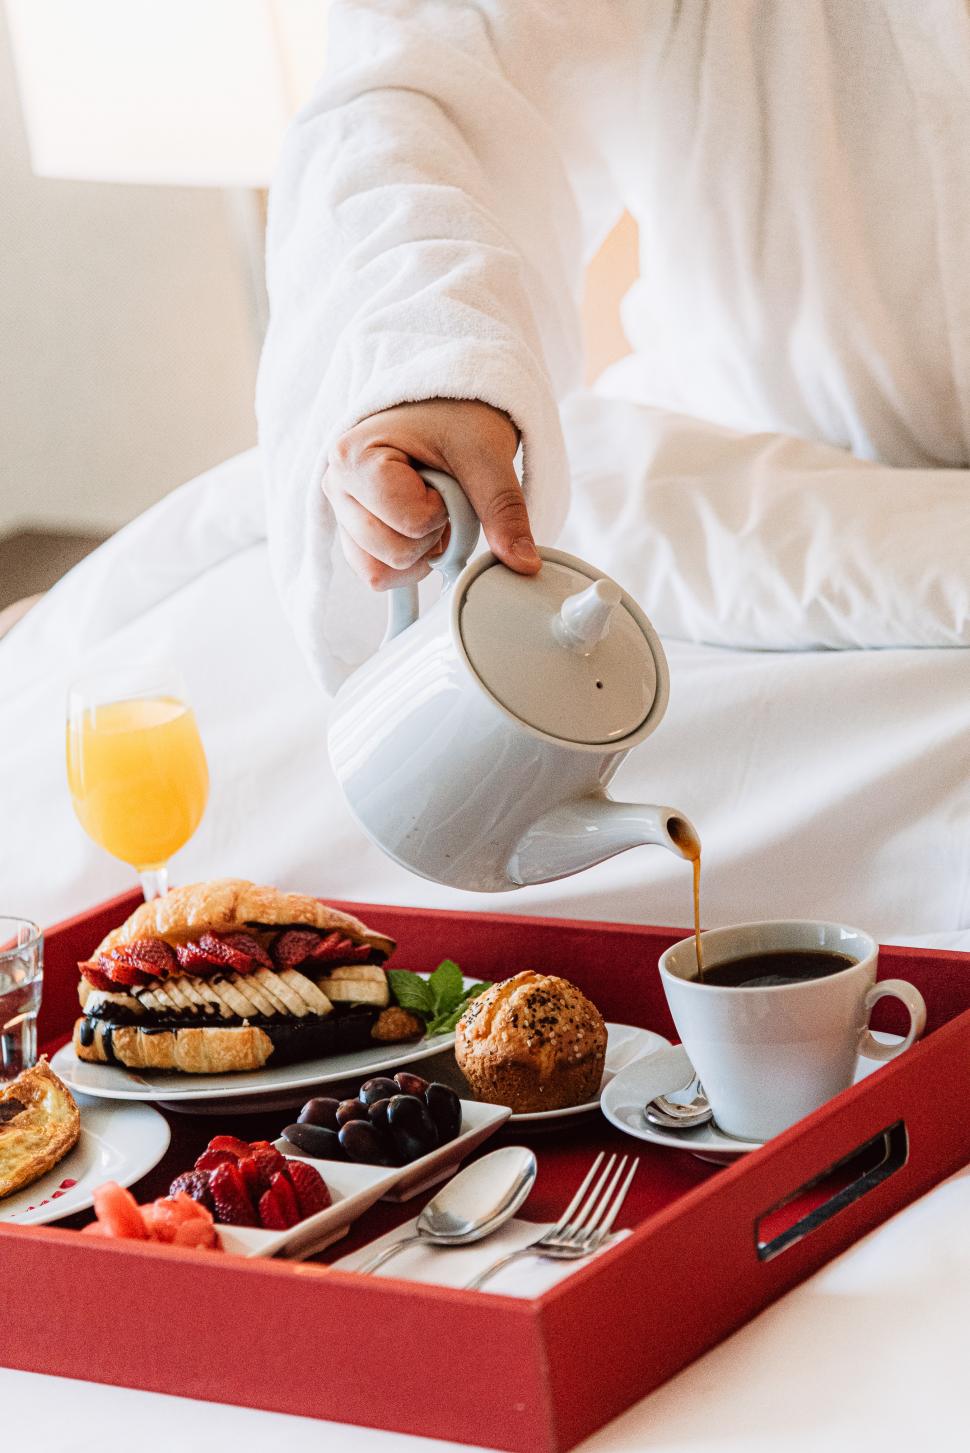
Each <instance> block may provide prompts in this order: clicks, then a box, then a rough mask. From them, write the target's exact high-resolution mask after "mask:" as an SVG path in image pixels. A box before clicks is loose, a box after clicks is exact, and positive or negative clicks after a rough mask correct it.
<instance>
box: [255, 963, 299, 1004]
mask: <svg viewBox="0 0 970 1453" xmlns="http://www.w3.org/2000/svg"><path fill="white" fill-rule="evenodd" d="M249 977H250V978H251V979H256V980H257V981H258V983H259V987H260V988H261V989H262V991H263V993H264V994H265V995H266V997H267V998H268V999H270V1000H272V1002H273V1003H274V1004H275V1005H276V1012H277V1014H290V1013H291V1012H292V1011H291V1010H290V1008H289V1006H288V1005H287V1002H286V995H287V988H286V985H285V984H281V983H280V981H279V975H278V974H274V973H273V970H272V969H254V970H253V972H252V973H251V974H250V976H249Z"/></svg>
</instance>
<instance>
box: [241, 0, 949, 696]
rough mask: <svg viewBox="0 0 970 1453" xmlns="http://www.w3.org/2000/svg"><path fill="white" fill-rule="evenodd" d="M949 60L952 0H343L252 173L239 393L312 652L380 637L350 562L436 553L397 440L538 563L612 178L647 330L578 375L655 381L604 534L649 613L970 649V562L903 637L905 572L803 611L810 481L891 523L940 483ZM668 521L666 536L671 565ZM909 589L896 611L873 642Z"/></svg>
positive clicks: (379, 581)
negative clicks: (251, 320) (264, 287)
mask: <svg viewBox="0 0 970 1453" xmlns="http://www.w3.org/2000/svg"><path fill="white" fill-rule="evenodd" d="M968 75H970V11H968V6H967V4H966V0H920V3H919V4H910V3H902V0H849V3H846V0H744V3H724V0H686V3H676V0H651V3H642V0H609V3H601V4H599V5H593V4H590V3H589V0H547V3H543V0H467V3H465V0H346V3H341V0H337V3H334V4H333V5H332V7H331V26H330V53H329V56H328V62H327V72H326V75H325V77H324V79H323V82H322V84H321V85H320V87H319V89H318V90H317V92H316V94H315V95H314V97H313V99H312V100H311V102H310V103H309V105H308V106H307V107H306V108H305V109H304V111H303V112H302V114H301V116H300V117H299V119H298V121H297V123H296V125H295V126H294V128H293V130H292V132H291V134H290V136H289V139H288V142H287V144H286V146H285V150H284V154H283V157H282V160H281V164H280V167H279V173H278V176H277V179H276V182H275V185H274V187H273V191H272V195H271V205H270V226H269V248H268V253H269V268H268V271H269V286H270V298H271V324H270V328H269V334H268V338H267V342H266V347H265V353H264V356H263V361H262V367H261V374H260V384H259V394H258V415H259V422H260V432H261V443H262V447H263V451H264V459H265V462H266V470H267V475H268V493H269V538H270V549H271V553H272V557H273V561H274V569H275V574H276V578H277V580H278V582H279V585H280V587H281V591H282V595H283V599H284V603H285V605H286V606H287V609H288V612H289V615H290V618H291V620H292V621H293V623H294V626H295V628H296V631H297V634H298V636H299V638H300V641H301V643H302V645H303V647H304V649H305V651H306V653H307V655H308V656H309V658H310V660H311V661H312V663H313V665H314V667H315V668H316V670H317V672H318V674H319V675H320V676H321V677H322V678H323V680H324V681H325V682H327V683H328V684H330V685H334V684H336V683H337V682H339V680H340V678H341V676H342V675H343V674H345V672H346V670H347V669H348V668H349V667H350V666H352V665H353V664H354V663H355V661H356V660H358V659H360V657H361V656H362V655H363V654H365V653H366V651H368V650H369V649H372V647H373V645H374V644H375V642H376V639H377V635H376V632H377V616H376V613H375V612H374V611H373V609H371V607H370V606H368V605H367V604H366V602H364V601H363V596H355V595H354V588H353V585H352V580H353V576H352V575H351V572H349V571H348V570H347V569H346V564H345V561H349V564H350V566H351V567H352V571H353V575H354V576H356V577H358V578H359V579H362V580H363V581H364V582H366V583H367V585H369V586H372V587H378V588H379V589H383V588H386V587H388V586H390V585H393V584H396V583H400V582H403V581H406V580H414V579H417V578H419V577H420V576H422V575H423V574H426V573H427V569H428V566H427V555H428V552H429V551H430V550H433V549H434V548H435V545H436V542H437V541H438V540H439V538H440V534H441V529H442V525H443V522H444V517H443V513H442V507H441V504H440V501H439V499H438V496H437V495H436V494H435V493H434V492H433V491H430V490H428V489H427V488H426V486H425V485H424V484H423V483H422V481H421V480H420V478H419V477H418V475H417V474H416V473H415V471H414V469H413V467H412V465H413V463H414V462H415V461H420V462H422V463H424V464H428V465H432V466H434V467H436V468H441V469H446V470H448V471H450V472H452V473H454V474H455V475H457V477H458V478H459V479H460V480H461V482H462V484H463V485H464V487H465V489H466V491H467V493H468V494H469V496H470V498H471V500H472V502H473V504H474V505H475V507H476V509H477V511H478V513H479V515H480V517H481V519H482V521H483V525H484V530H485V534H486V537H487V539H488V541H489V544H490V545H491V547H492V548H493V550H494V551H495V552H496V554H497V555H498V556H499V557H500V558H501V559H503V560H504V561H505V562H506V563H507V564H508V565H510V566H511V567H512V568H513V569H517V570H522V571H533V570H535V569H537V568H538V561H537V558H536V556H535V553H534V545H533V539H534V538H536V537H538V538H541V539H542V540H543V541H544V542H546V541H547V542H549V543H551V542H552V539H553V538H554V536H555V534H556V532H557V531H558V530H559V529H560V527H561V525H562V522H563V519H564V517H565V515H566V510H567V505H568V500H569V464H568V461H567V451H566V449H565V447H564V442H563V432H562V427H561V420H560V405H561V403H562V401H563V400H564V399H566V397H567V396H568V395H569V394H570V393H571V392H572V391H573V390H574V389H575V388H576V387H577V385H578V384H579V381H580V376H581V337H580V326H579V317H578V299H579V294H580V287H581V280H582V276H583V269H584V265H585V263H586V262H587V261H588V260H589V258H590V257H591V256H592V254H593V253H594V251H595V250H596V248H597V247H598V245H599V244H600V242H601V241H602V240H603V238H604V237H605V236H606V235H607V233H608V232H609V230H610V229H611V227H612V226H613V225H614V223H615V221H616V220H617V218H618V217H619V215H620V214H621V212H622V210H623V208H624V207H625V208H627V209H628V210H629V211H630V212H631V213H632V214H633V216H634V218H635V220H636V222H637V224H638V227H639V239H640V241H639V246H640V264H641V265H640V278H639V281H638V282H637V283H636V284H635V286H634V288H633V289H632V291H631V292H630V294H629V295H628V296H627V298H626V300H625V302H624V306H623V321H624V326H625V330H626V333H627V336H628V338H629V341H630V343H631V345H632V348H633V353H632V355H631V357H630V358H628V359H625V360H623V361H622V362H621V363H620V364H618V365H615V366H614V367H613V369H612V370H610V372H609V373H608V375H607V377H606V378H605V379H604V380H603V381H601V384H600V386H599V389H598V393H599V394H600V396H601V400H605V399H606V398H607V397H608V396H609V397H612V399H614V400H627V401H630V402H631V403H635V404H636V405H637V406H638V407H639V408H640V411H641V412H640V415H639V422H638V423H637V425H636V428H635V429H634V433H633V436H632V437H630V436H629V435H628V436H627V437H626V442H625V445H624V447H626V448H627V450H628V452H630V451H632V452H633V453H636V454H637V456H638V457H637V469H638V473H637V475H636V480H635V484H634V485H631V486H630V487H631V488H633V487H635V488H636V489H637V490H639V491H641V492H642V498H643V509H642V510H641V511H640V512H639V513H636V512H634V514H633V515H632V516H631V515H630V513H629V512H628V511H627V512H626V513H625V516H624V524H623V531H624V540H623V542H622V548H624V549H625V550H626V551H627V553H628V554H629V553H630V552H631V551H639V552H640V556H641V557H642V559H643V561H644V562H645V569H644V575H643V579H642V580H641V582H640V583H639V593H640V598H641V600H642V601H643V603H644V605H645V607H646V608H647V609H648V611H650V612H651V613H652V614H653V615H654V617H655V620H657V623H658V624H659V625H660V626H661V629H663V628H664V626H665V625H666V626H667V627H668V629H672V630H673V632H674V633H675V634H682V635H693V636H695V637H696V638H698V639H707V640H714V641H722V642H723V641H727V643H729V644H740V645H755V646H765V645H767V646H777V647H779V648H783V647H790V646H791V645H793V644H794V645H832V644H855V645H860V644H861V645H869V644H941V643H951V642H952V643H954V644H965V643H966V641H967V629H966V628H967V614H968V610H967V603H966V592H964V595H963V603H962V605H960V604H959V602H957V604H956V605H955V606H953V609H952V610H951V608H950V605H949V604H948V605H946V606H945V608H944V609H943V610H942V611H941V612H937V615H938V616H939V617H940V619H938V620H937V622H936V625H937V626H938V628H939V629H938V631H937V634H936V635H933V636H932V639H926V640H924V639H923V636H922V635H921V632H923V631H924V625H923V616H921V615H920V612H919V609H917V610H916V611H915V614H913V612H912V605H913V602H912V599H911V597H912V595H913V590H914V589H915V588H916V587H913V586H912V582H909V584H907V583H906V582H904V583H903V586H902V587H901V594H900V592H899V591H897V592H896V595H894V594H893V592H892V591H891V590H890V591H889V593H888V595H886V594H885V592H884V595H883V598H882V599H876V600H875V601H871V600H867V599H866V589H867V588H868V587H867V582H866V581H865V580H863V581H862V582H861V583H859V582H857V583H856V584H857V585H858V589H857V590H856V594H857V596H858V600H859V602H861V603H860V604H859V605H858V611H857V617H859V613H860V612H861V616H866V611H867V610H868V616H867V617H866V619H865V620H864V621H861V617H859V618H857V619H855V620H850V623H849V626H848V627H847V628H846V629H847V634H848V639H842V638H841V637H840V636H839V633H838V632H837V631H835V632H834V638H833V639H829V637H828V635H827V633H828V632H829V630H830V622H831V618H832V613H833V610H834V609H835V608H836V607H834V606H832V605H831V604H830V603H829V604H826V603H825V602H824V601H823V603H822V606H821V607H820V608H819V609H818V610H817V612H816V617H813V615H812V611H813V609H814V608H815V606H816V604H817V600H818V599H819V591H820V589H821V588H822V585H824V575H825V570H826V568H827V555H826V552H827V550H829V549H831V550H835V551H838V549H839V540H840V539H841V538H842V536H843V534H844V532H843V530H842V528H841V526H839V525H836V526H834V527H831V528H829V529H828V535H829V536H830V538H829V540H828V542H827V544H824V543H823V546H822V547H821V548H820V547H819V543H818V531H816V532H815V538H814V543H813V544H812V545H811V550H812V551H814V552H815V553H814V554H813V555H812V556H811V558H808V554H807V552H808V550H809V547H808V546H807V545H806V546H805V550H804V551H802V553H801V554H800V553H799V552H800V549H801V545H800V541H801V538H802V537H801V535H800V530H801V528H802V526H803V525H804V526H805V527H806V529H807V528H808V525H809V524H810V523H811V521H806V520H804V519H803V518H802V516H801V514H800V511H802V510H803V508H804V504H803V501H804V500H805V499H806V498H810V499H811V500H812V501H813V508H817V510H821V511H823V512H824V511H825V510H827V509H829V508H830V507H834V508H836V510H837V509H838V508H840V507H841V505H840V502H841V501H843V500H845V499H846V498H859V499H862V498H865V500H866V501H867V502H868V503H867V507H868V508H870V509H871V511H872V512H873V513H874V514H875V516H876V517H877V525H876V528H877V529H878V528H885V529H886V530H891V529H892V528H894V525H893V520H894V518H895V519H896V522H897V523H896V526H895V528H896V529H897V530H904V531H905V530H906V529H907V528H908V527H909V525H908V521H909V520H910V519H911V517H914V516H915V517H918V516H919V512H920V501H921V499H929V498H932V500H933V502H934V508H935V507H936V506H937V504H938V501H939V493H938V489H937V486H938V485H939V481H940V479H941V477H944V473H943V472H946V474H945V481H946V487H947V488H949V486H950V485H951V484H952V486H953V491H952V492H950V493H948V494H947V497H946V508H947V509H948V510H952V508H953V506H954V501H962V498H963V493H962V492H963V487H964V486H965V484H966V483H967V478H968V477H967V475H966V473H965V470H966V466H967V464H968V462H970V270H968V268H967V263H966V246H967V241H966V240H967V236H968V234H970V229H968V223H970V88H968V85H967V76H968ZM567 413H568V410H567ZM588 422H589V421H588V419H587V423H588ZM601 432H602V433H603V434H605V435H608V434H609V432H610V431H609V429H604V430H601ZM520 444H521V462H522V489H523V490H524V495H523V493H522V490H520V488H519V483H518V480H517V477H516V473H515V470H514V467H513V459H514V457H515V456H516V450H517V447H518V446H519V445H520ZM604 468H605V464H604ZM671 483H673V484H674V485H675V488H674V489H673V491H670V490H669V489H668V490H666V491H665V490H664V489H663V488H662V487H663V486H665V485H670V484H671ZM583 487H584V488H589V487H591V486H590V485H589V484H588V481H587V482H586V483H584V486H583ZM934 491H935V492H934ZM880 500H882V502H883V503H882V506H881V507H880V503H879V502H880ZM592 507H593V506H590V508H592ZM527 511H528V512H527ZM665 511H667V512H671V527H670V529H669V530H666V531H664V530H663V529H660V528H659V526H658V519H659V518H661V517H663V518H662V520H661V523H664V522H665V520H666V516H665V514H664V512H665ZM773 512H774V513H773ZM754 515H757V516H758V519H759V527H758V529H755V528H753V526H752V519H753V517H754ZM963 518H966V516H965V513H964V515H963ZM765 519H767V520H768V521H769V524H770V526H771V528H770V529H768V531H767V534H765V532H764V530H763V529H761V525H762V524H763V522H764V520H765ZM533 532H535V533H533ZM824 533H825V532H823V535H824ZM658 534H659V535H664V537H665V538H666V539H667V540H668V543H669V539H670V537H671V535H672V537H673V539H674V541H675V550H676V542H677V540H678V539H679V540H681V541H683V544H684V550H683V554H684V556H685V557H686V559H681V560H680V561H679V562H678V568H679V570H680V572H681V577H682V578H681V580H680V581H679V582H678V583H675V584H673V585H671V584H670V583H669V581H668V585H667V586H665V584H664V581H665V579H666V577H665V574H664V572H665V571H668V573H669V568H670V567H669V562H668V561H667V560H666V556H665V553H664V551H662V550H658V549H657V547H656V541H657V538H658ZM850 534H851V530H850ZM759 539H760V540H761V542H762V546H763V548H762V550H761V556H760V557H759V554H758V548H757V542H758V540H759ZM779 540H780V541H781V544H780V545H779V543H778V542H779ZM745 541H747V543H744V542H745ZM718 542H719V544H718ZM739 542H741V543H739ZM695 544H696V549H695V550H694V553H693V555H691V547H692V546H693V545H695ZM715 544H717V545H718V548H714V545H715ZM874 548H875V549H876V551H877V553H878V552H879V545H878V542H877V543H876V546H875V547H874ZM779 551H780V552H781V553H782V554H785V555H786V560H787V565H788V567H789V569H788V574H787V575H786V576H785V578H784V579H782V580H781V581H780V582H779V583H776V585H773V586H772V587H771V588H772V589H773V591H774V594H773V596H772V599H771V601H770V602H768V603H767V604H766V605H765V606H764V608H762V604H761V601H760V597H759V596H758V590H759V589H761V590H762V591H768V590H769V586H768V584H767V580H768V576H769V574H770V569H771V568H772V567H773V566H774V565H777V563H778V562H777V560H776V559H775V560H773V559H772V558H771V557H772V556H777V555H778V553H779ZM667 553H668V554H669V550H668V551H667ZM883 553H884V552H883ZM849 555H850V556H851V550H849ZM759 558H760V559H761V560H762V561H763V563H764V564H765V581H764V582H763V583H762V585H761V586H758V585H756V584H755V583H754V577H755V576H757V575H758V569H757V568H754V569H753V568H752V566H755V567H757V566H758V564H759ZM849 566H850V568H851V559H850V561H849ZM920 569H922V561H921V563H920ZM719 571H720V572H722V575H721V578H720V579H719V578H718V572H719ZM685 572H686V577H687V578H686V580H685V578H684V576H685ZM924 573H925V572H924ZM914 575H915V578H916V580H917V585H918V584H919V580H920V579H922V576H921V575H920V573H919V571H914ZM729 582H730V588H729ZM964 584H966V577H964ZM668 587H669V588H668ZM854 589H856V586H855V585H853V586H850V587H849V588H848V596H850V597H851V596H852V592H853V590H854ZM665 590H666V591H667V594H665V593H664V592H665ZM671 592H672V593H671ZM907 592H909V593H908V594H907ZM834 593H835V594H836V595H838V596H839V601H837V602H836V606H838V605H839V604H840V602H844V599H845V598H846V590H845V589H844V588H843V587H841V586H840V587H838V589H837V590H836V591H835V592H834ZM917 593H918V592H917ZM958 593H959V592H958ZM364 594H366V592H364ZM823 594H824V591H823ZM675 595H676V596H677V602H676V605H677V608H676V610H674V615H675V616H676V619H674V620H673V621H672V623H671V622H670V621H668V619H667V617H668V616H669V615H670V613H671V610H673V606H672V604H671V602H672V601H673V599H674V596H675ZM896 596H899V597H900V598H899V599H897V598H896ZM685 600H688V604H687V605H686V606H685V604H684V602H685ZM916 605H917V606H918V605H919V602H918V601H917V602H916ZM769 606H770V609H769V608H768V607H769ZM668 607H670V609H668ZM897 609H898V610H899V611H901V613H902V615H903V616H906V615H907V612H908V611H909V612H910V614H911V616H912V618H911V619H908V620H907V621H905V622H904V623H903V625H902V626H901V627H900V628H899V629H901V630H902V632H903V635H904V636H906V637H907V638H908V639H906V640H901V639H899V638H898V631H896V627H897V623H896V622H895V621H893V622H892V630H893V631H896V636H895V637H891V638H890V639H888V640H883V639H882V638H881V636H880V624H879V623H880V621H881V620H884V619H885V617H886V615H887V613H888V614H889V615H892V613H893V612H894V611H896V610H897ZM786 611H787V612H788V614H787V616H786V615H785V612H786ZM954 611H955V612H956V616H955V617H954ZM849 615H850V617H851V615H852V612H851V610H850V612H849ZM658 616H659V620H658V619H657V617H658ZM783 617H784V619H782V618H783ZM728 618H730V620H729V621H728ZM860 621H861V623H860ZM779 622H781V623H779ZM889 629H890V628H889V627H888V626H887V631H889ZM947 632H949V634H947ZM940 633H942V638H943V639H942V640H941V639H940ZM931 634H932V633H931ZM853 637H855V638H853Z"/></svg>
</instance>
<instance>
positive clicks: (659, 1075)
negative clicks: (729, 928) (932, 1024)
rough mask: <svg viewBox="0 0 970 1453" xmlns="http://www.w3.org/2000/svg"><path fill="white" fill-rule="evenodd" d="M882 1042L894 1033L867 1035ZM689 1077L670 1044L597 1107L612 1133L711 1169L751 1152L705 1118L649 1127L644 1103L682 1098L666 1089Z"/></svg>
mask: <svg viewBox="0 0 970 1453" xmlns="http://www.w3.org/2000/svg"><path fill="white" fill-rule="evenodd" d="M873 1038H875V1039H878V1040H879V1041H880V1043H882V1044H899V1042H900V1036H899V1035H898V1034H879V1033H876V1034H874V1035H873ZM879 1063H880V1062H879V1061H878V1060H873V1059H860V1060H859V1061H858V1064H857V1065H856V1073H855V1083H856V1084H858V1082H859V1081H860V1080H863V1079H865V1077H866V1075H871V1074H872V1072H873V1070H877V1069H878V1068H879ZM690 1075H691V1063H690V1060H689V1059H688V1058H687V1051H686V1050H685V1049H684V1047H683V1045H681V1044H676V1045H673V1046H672V1047H671V1048H669V1049H665V1050H660V1051H659V1052H658V1053H656V1054H653V1055H651V1056H650V1059H649V1062H647V1061H641V1060H637V1061H635V1062H634V1063H633V1064H631V1065H628V1066H627V1068H626V1069H624V1070H623V1071H621V1073H620V1074H618V1075H617V1076H616V1078H615V1079H614V1080H613V1082H612V1083H611V1084H610V1085H608V1086H607V1088H606V1090H605V1091H604V1094H603V1098H602V1100H601V1101H600V1109H601V1110H602V1111H603V1114H604V1115H605V1116H606V1118H607V1120H609V1122H610V1124H611V1125H615V1126H616V1128H617V1130H622V1131H623V1132H624V1133H625V1134H626V1135H633V1136H635V1137H636V1139H637V1140H645V1141H647V1143H648V1144H649V1145H662V1146H664V1147H666V1148H667V1149H668V1150H686V1151H689V1152H690V1153H691V1155H696V1156H697V1158H698V1160H707V1161H710V1162H711V1164H712V1165H730V1164H731V1162H732V1161H735V1160H739V1159H740V1158H741V1156H743V1155H750V1153H751V1151H752V1150H760V1148H761V1146H762V1145H763V1144H764V1141H761V1140H735V1139H734V1138H733V1136H730V1135H725V1133H724V1131H723V1130H719V1129H718V1127H717V1126H716V1125H714V1124H713V1123H712V1122H711V1121H710V1120H709V1121H708V1122H707V1124H706V1125H697V1126H695V1127H694V1129H693V1130H661V1128H660V1126H659V1125H651V1124H650V1122H649V1121H648V1120H647V1119H646V1117H645V1116H644V1113H643V1107H644V1106H645V1105H646V1103H647V1101H648V1100H652V1099H653V1098H654V1097H655V1096H656V1095H663V1094H669V1095H670V1098H671V1099H672V1100H678V1099H682V1098H683V1099H686V1098H688V1096H687V1091H686V1090H684V1091H680V1092H678V1091H672V1090H671V1087H672V1086H675V1085H685V1084H686V1082H687V1080H688V1078H689V1077H690Z"/></svg>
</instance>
